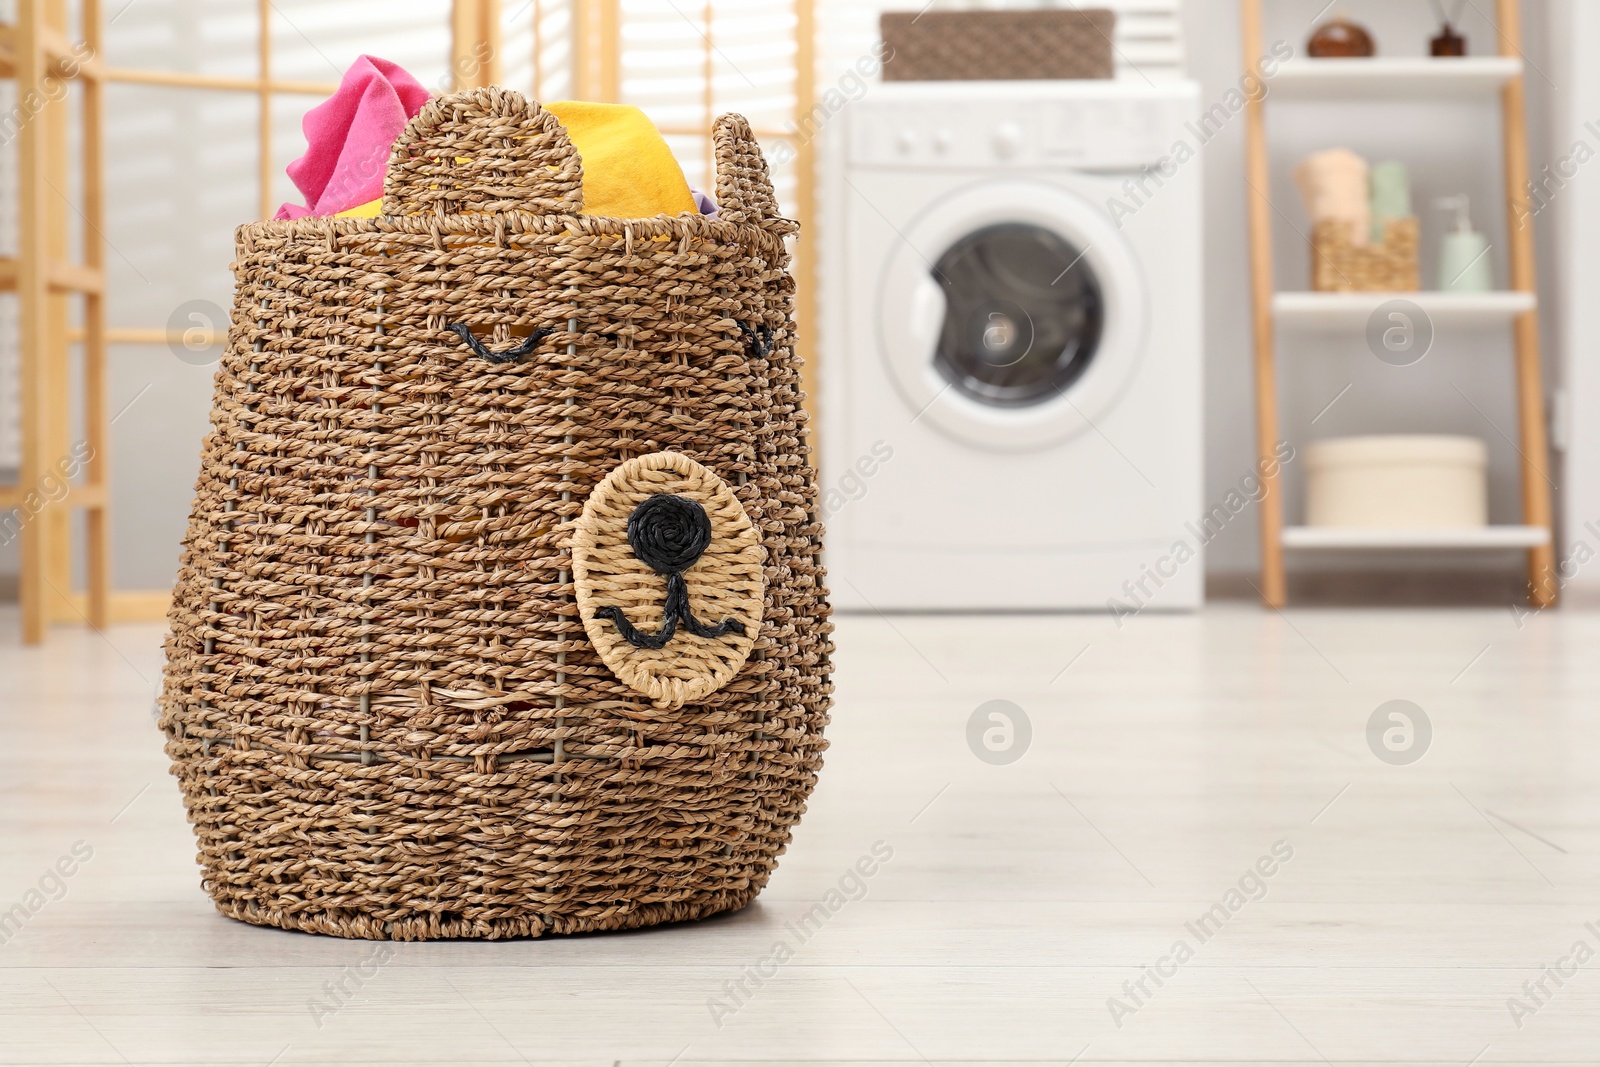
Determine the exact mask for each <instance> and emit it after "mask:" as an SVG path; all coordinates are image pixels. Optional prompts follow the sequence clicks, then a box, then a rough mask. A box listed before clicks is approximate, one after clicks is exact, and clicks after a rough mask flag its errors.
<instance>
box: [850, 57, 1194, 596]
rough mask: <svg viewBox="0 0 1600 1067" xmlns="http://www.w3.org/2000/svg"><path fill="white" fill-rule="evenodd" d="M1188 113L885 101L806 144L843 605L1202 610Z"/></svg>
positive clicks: (986, 94) (1137, 95)
mask: <svg viewBox="0 0 1600 1067" xmlns="http://www.w3.org/2000/svg"><path fill="white" fill-rule="evenodd" d="M1198 99H1199V98H1198V91H1197V88H1196V86H1195V85H1194V84H1193V83H1191V82H1186V81H1177V82H1168V83H1161V84H1156V85H1150V84H1146V83H1144V82H1129V81H1101V82H1089V81H1080V82H1066V81H1064V82H947V83H929V82H922V83H912V82H905V83H885V84H880V85H875V86H874V87H873V88H872V90H871V91H870V92H869V93H867V94H866V95H865V97H863V98H862V99H861V100H859V101H857V102H855V103H853V104H851V105H850V106H849V107H848V108H845V109H844V110H843V111H842V112H841V113H840V114H839V116H838V117H837V118H836V119H835V120H834V122H833V124H832V126H831V127H830V129H829V130H827V131H826V132H827V133H828V135H829V137H830V146H829V147H830V150H829V151H828V152H827V158H828V160H829V164H828V167H827V171H826V173H825V176H824V180H825V183H826V187H825V190H824V195H825V202H826V203H827V205H828V219H827V225H826V230H825V233H824V235H823V245H824V250H823V256H822V272H821V273H822V278H823V284H824V289H823V307H824V320H825V324H824V331H823V339H822V346H821V359H820V367H819V376H820V379H821V383H822V390H821V392H822V395H821V397H820V410H821V421H820V434H819V436H820V443H821V453H822V475H823V499H822V512H823V516H824V519H825V521H826V523H827V527H828V540H827V558H828V569H829V586H830V588H831V589H832V591H833V598H834V603H835V605H836V606H837V607H839V608H841V609H844V610H851V609H860V610H875V611H905V610H956V611H966V610H1063V609H1091V610H1099V611H1106V610H1119V606H1120V610H1124V611H1126V610H1134V609H1138V610H1143V609H1145V608H1151V609H1156V610H1160V609H1188V608H1194V607H1196V606H1198V605H1199V604H1200V602H1201V598H1202V590H1203V585H1204V559H1203V555H1204V551H1203V550H1204V541H1205V539H1206V536H1205V530H1204V529H1202V528H1200V527H1199V526H1197V523H1198V521H1199V516H1200V514H1201V492H1202V490H1201V484H1202V440H1201V433H1202V428H1201V403H1202V379H1201V351H1202V321H1201V315H1202V306H1201V292H1202V273H1201V270H1202V268H1201V231H1202V227H1201V214H1202V204H1201V166H1202V160H1201V159H1200V158H1199V156H1200V153H1201V152H1202V151H1203V141H1202V136H1203V135H1205V134H1206V133H1208V132H1209V131H1208V130H1206V129H1202V128H1200V127H1199V126H1197V125H1195V119H1196V116H1197V112H1198ZM1180 146H1182V147H1180ZM1185 149H1186V150H1185ZM1196 531H1199V532H1198V535H1197V532H1196ZM1180 545H1181V546H1182V547H1181V548H1180Z"/></svg>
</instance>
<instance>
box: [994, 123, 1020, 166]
mask: <svg viewBox="0 0 1600 1067" xmlns="http://www.w3.org/2000/svg"><path fill="white" fill-rule="evenodd" d="M1022 137H1023V134H1022V127H1021V126H1018V125H1017V124H1016V123H1015V122H1002V123H1001V124H1000V125H999V127H998V128H997V129H996V130H995V131H994V152H995V155H997V156H999V157H1000V158H1001V159H1010V158H1011V157H1012V156H1014V155H1016V154H1017V153H1018V152H1020V151H1022Z"/></svg>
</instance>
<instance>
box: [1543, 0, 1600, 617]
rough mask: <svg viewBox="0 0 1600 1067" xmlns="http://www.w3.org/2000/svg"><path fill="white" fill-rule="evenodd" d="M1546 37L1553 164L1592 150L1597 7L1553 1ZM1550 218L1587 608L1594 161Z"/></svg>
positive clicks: (1597, 107) (1598, 166)
mask: <svg viewBox="0 0 1600 1067" xmlns="http://www.w3.org/2000/svg"><path fill="white" fill-rule="evenodd" d="M1549 39H1550V41H1551V43H1552V47H1551V48H1550V49H1549V53H1550V58H1551V66H1550V71H1549V74H1550V77H1551V79H1552V80H1553V81H1555V83H1556V84H1558V85H1560V86H1563V87H1564V89H1565V91H1564V92H1563V93H1561V94H1559V95H1558V97H1557V107H1556V108H1555V109H1554V116H1553V118H1554V124H1553V133H1552V136H1551V138H1550V141H1551V147H1552V149H1553V151H1554V158H1555V159H1557V160H1558V161H1559V160H1560V159H1561V158H1563V157H1568V156H1570V155H1571V154H1572V149H1573V147H1574V145H1575V143H1577V142H1580V141H1581V142H1583V143H1585V144H1586V145H1588V147H1589V148H1591V149H1594V150H1596V151H1600V133H1597V132H1596V131H1600V67H1597V66H1596V64H1595V62H1594V44H1595V42H1597V41H1600V6H1597V5H1595V4H1594V3H1593V2H1591V0H1553V2H1552V3H1551V5H1550V33H1549ZM1587 123H1593V124H1594V127H1595V128H1594V129H1590V128H1589V127H1588V126H1587V125H1586V124H1587ZM1567 169H1568V170H1569V171H1570V169H1571V168H1570V167H1569V168H1567ZM1549 219H1550V225H1549V226H1547V227H1546V230H1545V232H1546V234H1548V235H1549V237H1550V239H1551V240H1550V243H1551V245H1552V246H1553V255H1552V257H1551V258H1552V259H1553V260H1554V262H1555V263H1556V264H1557V265H1558V270H1559V273H1557V274H1555V275H1554V277H1553V279H1552V280H1553V282H1554V284H1553V285H1551V286H1550V287H1549V289H1548V291H1549V292H1550V293H1551V294H1552V297H1553V301H1552V303H1553V304H1554V307H1553V309H1552V310H1553V312H1554V313H1553V315H1552V316H1551V320H1552V322H1553V323H1554V327H1555V332H1556V338H1557V340H1558V341H1559V343H1560V356H1561V359H1560V370H1559V379H1560V384H1561V386H1562V388H1563V389H1564V391H1565V404H1563V405H1562V407H1564V408H1565V412H1566V417H1565V418H1563V419H1562V420H1561V422H1562V423H1563V425H1564V428H1565V430H1566V434H1565V436H1566V454H1565V462H1564V463H1563V465H1562V473H1561V478H1560V482H1561V485H1562V487H1563V494H1562V496H1563V500H1562V504H1563V507H1562V524H1563V527H1564V534H1565V541H1566V554H1565V556H1564V559H1565V560H1566V563H1565V567H1564V570H1563V577H1564V578H1565V577H1568V576H1570V581H1569V585H1568V592H1569V594H1573V593H1575V594H1578V595H1579V596H1580V597H1582V598H1583V599H1585V600H1589V599H1592V598H1594V597H1595V596H1600V558H1595V559H1589V556H1590V554H1591V553H1600V306H1596V303H1595V299H1594V292H1595V284H1596V282H1597V281H1600V161H1597V162H1590V163H1588V164H1586V165H1585V166H1583V167H1582V168H1580V169H1578V171H1577V173H1576V174H1575V175H1573V176H1572V177H1571V179H1570V180H1568V183H1567V185H1566V187H1565V188H1562V189H1559V190H1558V191H1557V195H1556V196H1555V197H1554V198H1552V199H1551V201H1550V208H1549ZM1586 560H1587V562H1585V561H1586Z"/></svg>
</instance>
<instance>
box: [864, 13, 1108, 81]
mask: <svg viewBox="0 0 1600 1067" xmlns="http://www.w3.org/2000/svg"><path fill="white" fill-rule="evenodd" d="M1116 24H1117V16H1116V13H1115V12H1114V11H1109V10H1106V9H1103V8H1094V9H1084V10H1058V11H1049V10H1042V11H922V12H916V11H891V12H885V13H884V14H883V15H881V16H880V17H879V21H878V28H879V32H880V33H881V34H882V35H883V43H884V45H885V47H886V52H885V55H886V57H887V58H886V59H885V61H884V64H883V77H884V80H885V81H1013V80H1018V79H1027V78H1046V79H1059V78H1110V77H1113V76H1114V75H1115V74H1116V64H1115V63H1114V62H1113V59H1112V55H1111V34H1112V31H1113V30H1115V29H1116Z"/></svg>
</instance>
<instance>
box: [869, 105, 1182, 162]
mask: <svg viewBox="0 0 1600 1067" xmlns="http://www.w3.org/2000/svg"><path fill="white" fill-rule="evenodd" d="M1188 111H1189V109H1188V108H1186V107H1185V106H1184V104H1183V102H1181V101H1178V100H1173V99H1170V98H1169V99H1151V100H1141V99H1101V100H1044V101H1006V102H994V101H988V102H983V101H976V100H973V101H939V102H936V103H935V102H930V101H917V102H903V101H877V100H874V99H872V98H871V97H870V96H869V97H867V98H865V99H863V100H860V101H857V102H856V103H855V104H854V105H852V109H851V110H850V111H849V112H848V115H849V124H850V126H849V151H850V162H851V163H852V164H854V165H857V166H869V167H896V166H907V167H914V168H916V169H918V170H926V169H929V168H939V167H951V168H957V167H959V168H970V167H992V166H1006V167H1027V166H1036V167H1072V168H1074V169H1085V170H1100V169H1106V170H1136V169H1138V168H1139V167H1141V166H1143V165H1146V164H1154V163H1156V162H1158V161H1159V160H1160V159H1161V158H1162V157H1163V156H1166V155H1168V154H1169V153H1171V152H1172V151H1173V146H1174V144H1175V143H1176V142H1177V141H1179V140H1185V141H1188V142H1190V143H1193V141H1194V139H1195V136H1194V133H1193V132H1192V131H1191V130H1190V129H1188V128H1187V127H1186V125H1185V123H1186V120H1188V119H1189V118H1190V115H1189V114H1188Z"/></svg>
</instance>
